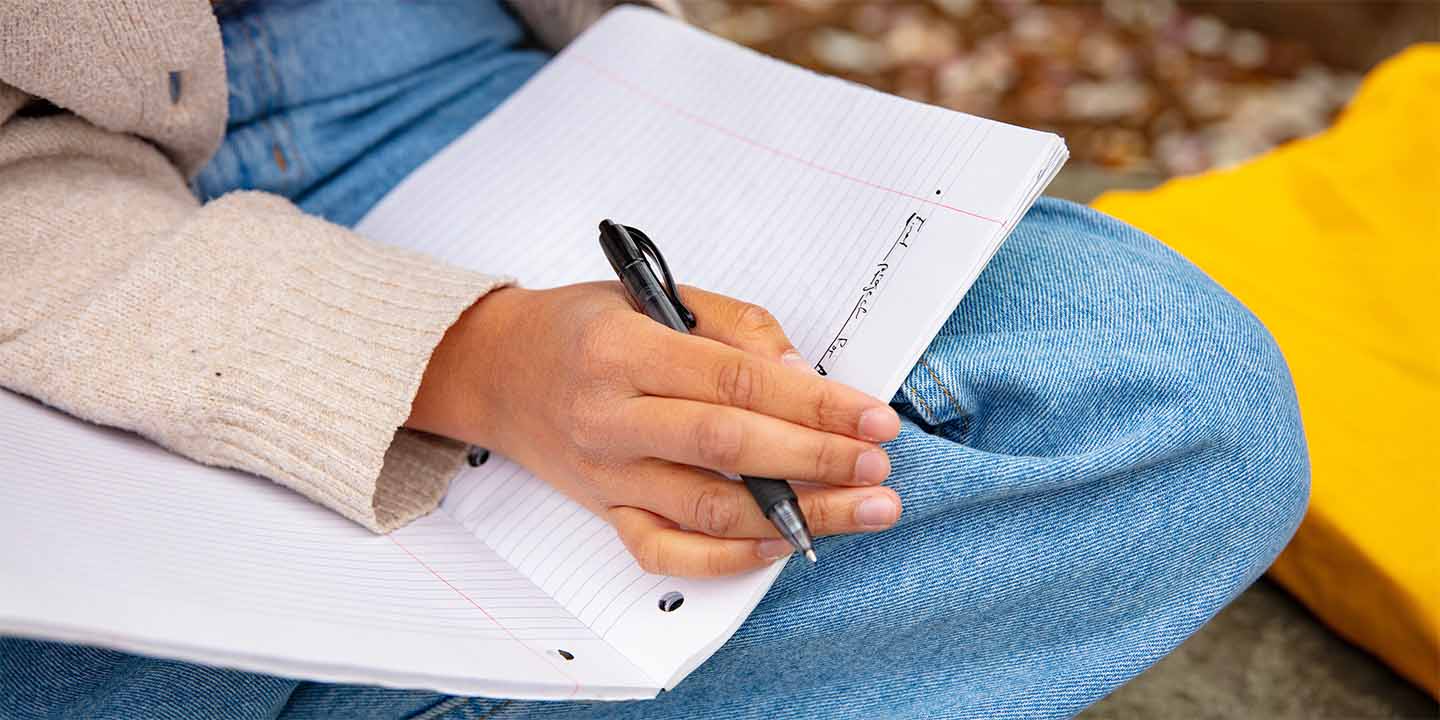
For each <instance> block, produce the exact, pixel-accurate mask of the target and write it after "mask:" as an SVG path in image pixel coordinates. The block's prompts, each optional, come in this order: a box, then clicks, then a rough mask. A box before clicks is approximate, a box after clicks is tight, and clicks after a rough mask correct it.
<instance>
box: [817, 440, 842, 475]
mask: <svg viewBox="0 0 1440 720" xmlns="http://www.w3.org/2000/svg"><path fill="white" fill-rule="evenodd" d="M845 456H846V452H845V451H844V449H843V448H841V447H840V446H839V443H838V442H836V441H835V440H833V439H829V438H827V439H825V440H823V441H821V442H820V445H819V447H817V448H816V449H815V467H814V468H813V469H812V470H811V473H812V474H811V479H813V480H829V479H833V480H835V481H837V482H845V481H846V480H848V479H849V474H848V473H845V472H844V468H843V465H844V463H843V462H842V459H843V458H844V457H845Z"/></svg>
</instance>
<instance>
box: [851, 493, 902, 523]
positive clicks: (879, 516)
mask: <svg viewBox="0 0 1440 720" xmlns="http://www.w3.org/2000/svg"><path fill="white" fill-rule="evenodd" d="M898 515H899V513H898V512H897V508H896V507H895V501H894V500H891V499H890V498H888V497H872V498H866V499H865V501H864V502H862V503H860V506H859V507H857V508H855V522H857V523H859V524H861V525H863V526H865V527H872V528H886V527H890V526H891V525H892V524H894V523H895V518H896V517H897V516H898Z"/></svg>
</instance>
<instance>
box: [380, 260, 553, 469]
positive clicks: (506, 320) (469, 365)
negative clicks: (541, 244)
mask: <svg viewBox="0 0 1440 720" xmlns="http://www.w3.org/2000/svg"><path fill="white" fill-rule="evenodd" d="M530 292H531V291H528V290H525V289H522V288H516V287H506V288H500V289H497V290H493V291H491V292H489V293H487V294H485V295H484V296H483V297H481V298H480V299H479V300H478V301H476V302H475V304H474V305H471V306H470V307H469V308H466V309H465V311H464V312H462V313H460V316H459V317H458V318H456V320H455V323H454V324H453V325H451V326H450V328H449V329H448V330H446V331H445V336H444V337H443V338H441V340H440V342H439V343H438V344H437V345H436V346H435V350H434V351H433V352H432V353H431V355H430V361H429V363H428V364H427V365H426V367H425V374H424V376H423V378H422V379H421V381H420V388H419V390H418V391H417V392H416V394H415V399H414V401H413V402H412V403H411V407H410V417H409V419H408V420H407V421H406V422H405V426H406V427H408V428H412V429H415V430H423V431H425V432H429V433H434V434H436V435H444V436H446V437H451V438H455V439H456V440H461V441H464V442H468V443H471V444H474V445H479V446H481V447H495V443H496V441H497V437H496V432H497V430H498V429H499V428H500V422H499V419H500V418H502V417H504V416H505V413H506V411H505V409H504V408H502V407H501V402H502V396H501V395H500V393H498V392H496V390H498V389H499V388H500V387H501V383H500V377H501V375H503V371H502V370H501V368H500V366H501V364H502V362H501V354H502V352H503V343H504V338H506V337H507V336H509V335H510V334H511V333H510V331H509V327H510V326H511V324H512V323H513V322H514V320H515V319H516V318H518V317H520V314H519V312H518V309H517V308H518V306H519V305H521V304H523V301H524V296H526V295H528V294H530Z"/></svg>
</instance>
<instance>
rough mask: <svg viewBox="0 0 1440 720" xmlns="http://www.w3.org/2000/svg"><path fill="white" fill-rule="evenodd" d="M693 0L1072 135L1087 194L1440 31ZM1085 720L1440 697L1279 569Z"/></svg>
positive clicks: (1309, 121)
mask: <svg viewBox="0 0 1440 720" xmlns="http://www.w3.org/2000/svg"><path fill="white" fill-rule="evenodd" d="M681 2H682V5H684V6H685V9H686V11H687V13H688V15H689V16H690V19H691V20H692V21H694V22H696V23H697V24H699V25H701V26H702V27H705V28H707V29H709V30H710V31H712V32H715V33H716V34H719V35H721V36H724V37H727V38H730V39H731V40H735V41H736V42H740V43H742V44H745V45H748V46H751V47H754V48H756V49H758V50H760V51H762V52H765V53H767V54H770V55H774V56H777V57H780V58H783V59H785V60H788V61H790V62H793V63H796V64H799V65H803V66H805V67H809V68H811V69H813V70H816V71H819V72H822V73H826V74H830V75H836V76H839V77H843V78H846V79H849V80H853V81H856V82H860V83H863V84H866V85H870V86H873V87H876V88H879V89H882V90H885V91H887V92H892V93H896V94H899V95H904V96H907V97H910V98H913V99H916V100H920V101H923V102H928V103H933V104H937V105H943V106H946V107H950V108H954V109H956V110H962V111H965V112H969V113H974V114H978V115H984V116H986V117H990V118H994V119H997V120H1003V121H1006V122H1012V123H1016V124H1019V125H1025V126H1027V127H1034V128H1040V129H1046V130H1052V131H1055V132H1059V133H1060V134H1062V135H1064V136H1065V139H1066V142H1067V143H1068V145H1069V147H1070V152H1071V160H1070V163H1069V165H1067V167H1066V168H1065V170H1064V171H1062V173H1061V175H1060V177H1059V178H1057V179H1056V181H1055V183H1054V184H1052V185H1051V187H1050V189H1049V194H1051V195H1058V196H1061V197H1066V198H1068V199H1071V200H1076V201H1079V202H1087V201H1089V200H1090V199H1092V198H1094V197H1095V196H1096V195H1098V194H1099V193H1101V192H1103V191H1105V190H1107V189H1111V188H1117V187H1124V188H1145V187H1150V186H1153V185H1156V184H1158V183H1160V182H1162V181H1163V180H1164V179H1166V178H1168V177H1173V176H1176V175H1185V174H1192V173H1198V172H1203V171H1205V170H1209V169H1212V168H1218V167H1225V166H1228V165H1233V164H1236V163H1239V162H1243V161H1244V160H1246V159H1248V158H1250V157H1253V156H1255V155H1257V154H1259V153H1262V152H1265V151H1266V150H1268V149H1270V148H1272V147H1275V146H1276V145H1279V144H1281V143H1284V142H1286V141H1288V140H1292V139H1295V138H1299V137H1304V136H1307V135H1311V134H1313V133H1316V132H1319V131H1320V130H1323V129H1324V128H1325V127H1327V126H1328V125H1329V124H1330V122H1331V121H1332V120H1333V119H1334V117H1335V115H1336V114H1337V113H1338V112H1339V111H1340V110H1341V109H1342V108H1343V107H1344V104H1345V102H1346V100H1347V98H1349V97H1350V95H1351V94H1352V93H1353V92H1354V90H1355V88H1356V86H1357V84H1358V82H1359V80H1360V78H1361V77H1362V76H1363V74H1364V73H1365V71H1366V70H1368V69H1369V68H1371V67H1372V66H1373V65H1374V64H1375V63H1377V62H1379V61H1380V60H1383V59H1384V58H1386V57H1389V56H1390V55H1392V54H1394V53H1395V52H1398V51H1399V50H1400V49H1401V48H1403V47H1405V46H1406V45H1409V44H1411V43H1414V42H1421V41H1436V40H1440V0H1400V1H1394V0H1269V1H1261V0H1205V1H1203V2H1202V1H1198V0H1197V1H1189V0H1179V1H1177V0H1094V1H1093V2H1082V1H1079V0H1075V1H1072V2H1043V1H1041V0H774V1H768V2H762V1H755V0H749V1H746V0H681ZM1436 92H1440V88H1436ZM1082 717H1086V718H1092V719H1100V718H1106V719H1108V718H1116V719H1119V718H1180V717H1183V718H1237V717H1247V718H1436V717H1440V706H1437V704H1436V702H1435V701H1434V700H1433V699H1432V698H1431V697H1430V696H1429V695H1427V694H1425V693H1423V692H1421V691H1420V690H1418V689H1416V688H1415V687H1413V686H1411V685H1409V684H1408V683H1406V682H1405V681H1404V680H1402V679H1400V678H1399V677H1398V676H1397V675H1395V674H1394V673H1392V672H1391V671H1390V670H1389V669H1387V668H1386V667H1385V666H1383V665H1381V664H1380V663H1378V662H1377V661H1375V660H1374V659H1373V658H1371V657H1370V656H1368V655H1367V654H1365V653H1364V652H1363V651H1361V650H1358V649H1356V648H1354V647H1352V646H1350V645H1348V644H1346V643H1345V642H1344V641H1342V640H1340V639H1339V638H1338V637H1336V636H1335V635H1333V634H1331V633H1330V632H1329V631H1328V630H1326V629H1325V628H1324V627H1323V626H1322V625H1320V624H1319V623H1318V622H1317V621H1316V620H1315V619H1314V617H1313V616H1311V615H1310V614H1309V613H1308V612H1307V611H1306V610H1305V609H1304V608H1303V607H1301V606H1300V605H1298V604H1297V603H1296V602H1294V601H1293V600H1291V599H1290V598H1289V597H1288V596H1287V595H1285V593H1284V591H1282V590H1280V589H1279V588H1278V586H1276V585H1274V584H1272V583H1270V582H1269V581H1267V580H1261V581H1260V582H1259V583H1257V584H1256V585H1255V586H1254V587H1252V588H1251V589H1250V590H1248V591H1246V592H1245V593H1244V594H1243V595H1241V596H1240V598H1239V599H1237V600H1236V602H1235V603H1233V604H1232V605H1231V606H1230V607H1228V608H1226V609H1225V610H1224V611H1223V612H1221V613H1220V615H1219V616H1217V617H1216V618H1215V619H1214V620H1212V621H1211V622H1210V623H1209V624H1208V625H1206V626H1205V628H1203V629H1202V630H1201V631H1200V632H1199V633H1197V634H1196V635H1195V636H1194V637H1192V638H1191V639H1190V640H1189V641H1187V642H1186V643H1185V644H1184V645H1182V646H1181V647H1180V649H1178V650H1177V651H1176V652H1175V653H1173V654H1171V655H1170V656H1169V657H1167V658H1166V659H1164V660H1163V661H1161V662H1160V663H1159V664H1157V665H1156V666H1155V667H1153V668H1151V669H1150V670H1149V671H1147V672H1146V673H1144V674H1143V675H1141V676H1140V677H1139V678H1137V679H1135V680H1134V681H1132V682H1130V683H1129V684H1128V685H1126V686H1125V687H1123V688H1121V689H1120V690H1119V691H1117V692H1115V693H1114V694H1112V695H1111V696H1110V697H1109V698H1106V699H1105V700H1103V701H1101V702H1100V703H1098V704H1097V705H1095V706H1094V707H1092V708H1090V709H1089V710H1088V711H1087V712H1086V713H1085V714H1084V715H1083V716H1082Z"/></svg>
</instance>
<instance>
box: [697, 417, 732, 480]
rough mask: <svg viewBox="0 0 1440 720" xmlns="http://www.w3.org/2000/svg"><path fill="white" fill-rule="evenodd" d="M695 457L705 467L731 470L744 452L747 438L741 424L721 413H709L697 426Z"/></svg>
mask: <svg viewBox="0 0 1440 720" xmlns="http://www.w3.org/2000/svg"><path fill="white" fill-rule="evenodd" d="M694 432H695V455H696V457H697V458H698V459H699V460H700V463H701V465H702V466H703V467H707V468H709V469H711V470H721V471H725V470H730V469H731V468H733V467H734V466H735V465H736V464H737V463H738V462H739V461H740V455H741V453H742V452H743V451H744V447H743V446H744V444H745V436H744V432H743V431H742V429H741V428H740V425H739V423H736V422H732V421H731V420H730V419H729V418H726V417H725V416H724V415H722V414H721V413H708V414H707V415H706V416H705V417H703V418H701V419H700V421H699V422H697V423H696V424H695V430H694Z"/></svg>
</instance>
